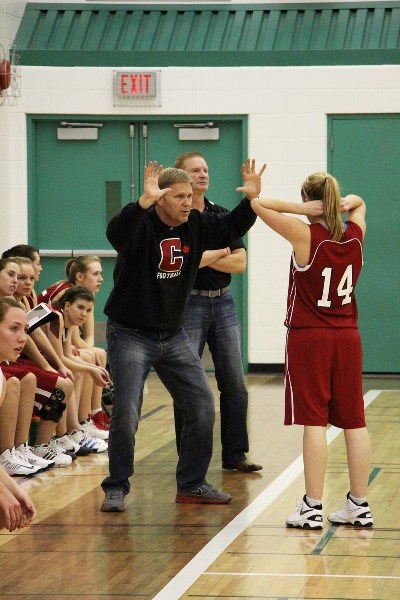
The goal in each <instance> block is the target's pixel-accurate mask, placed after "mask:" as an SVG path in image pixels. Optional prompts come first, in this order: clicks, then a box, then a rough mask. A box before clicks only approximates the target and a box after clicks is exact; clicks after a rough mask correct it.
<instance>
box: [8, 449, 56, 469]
mask: <svg viewBox="0 0 400 600" xmlns="http://www.w3.org/2000/svg"><path fill="white" fill-rule="evenodd" d="M15 450H16V452H17V453H18V454H21V455H22V456H23V457H24V459H25V461H27V462H28V463H29V464H31V465H33V466H34V467H38V468H39V470H40V471H46V470H47V469H49V468H50V467H52V466H53V465H54V460H46V459H45V458H42V457H41V456H37V454H34V453H33V452H32V450H33V449H32V447H31V446H29V445H28V442H25V444H21V445H20V446H17V448H16V449H15Z"/></svg>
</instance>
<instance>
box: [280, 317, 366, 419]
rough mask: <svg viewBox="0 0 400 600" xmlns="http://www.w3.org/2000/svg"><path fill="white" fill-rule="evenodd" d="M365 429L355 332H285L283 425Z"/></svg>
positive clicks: (358, 336)
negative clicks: (329, 425) (328, 425)
mask: <svg viewBox="0 0 400 600" xmlns="http://www.w3.org/2000/svg"><path fill="white" fill-rule="evenodd" d="M328 423H330V424H331V425H335V426H336V427H340V428H341V429H357V428H360V427H365V414H364V399H363V393H362V348H361V340H360V334H359V331H358V329H350V328H331V329H329V328H305V329H293V328H292V329H288V332H287V337H286V364H285V425H294V424H296V425H316V426H321V427H325V426H326V425H327V424H328Z"/></svg>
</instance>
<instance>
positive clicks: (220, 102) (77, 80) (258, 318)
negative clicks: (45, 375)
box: [0, 0, 400, 364]
mask: <svg viewBox="0 0 400 600" xmlns="http://www.w3.org/2000/svg"><path fill="white" fill-rule="evenodd" d="M24 5H25V2H24V1H23V0H0V24H1V26H0V43H1V44H2V45H3V46H5V47H6V48H8V47H9V45H10V43H11V40H12V39H13V37H14V35H15V32H16V30H17V27H18V22H19V19H20V17H21V15H22V11H23V7H24ZM154 67H155V68H157V65H154ZM21 91H22V95H21V98H20V99H19V101H18V104H17V106H13V107H12V106H7V105H4V106H0V199H1V201H0V240H1V242H0V246H1V247H0V250H3V249H4V248H7V247H9V246H11V245H13V244H16V243H21V242H26V241H27V230H28V228H27V144H26V115H27V114H30V113H39V114H56V113H57V114H74V113H76V114H78V113H79V114H87V115H96V114H110V115H116V114H129V113H131V112H132V109H124V108H114V107H113V106H112V68H59V67H57V68H49V67H22V69H21ZM399 106H400V66H397V65H394V66H384V65H383V66H366V67H360V66H356V67H307V68H305V67H284V68H281V67H272V68H264V67H254V68H248V67H246V68H240V69H239V68H217V69H212V68H196V69H193V68H189V69H184V68H164V69H162V106H161V107H157V108H144V109H141V114H152V115H157V114H159V115H169V114H174V115H176V114H182V115H185V114H190V115H196V114H197V115H202V114H248V115H249V139H248V147H249V156H253V157H255V158H256V159H257V161H258V163H259V164H261V163H262V162H264V161H266V162H268V170H267V173H266V175H265V177H264V189H263V194H265V195H268V196H272V197H278V198H279V197H282V198H287V199H290V200H297V199H298V198H299V188H300V184H301V182H302V180H303V178H304V176H305V175H306V174H308V173H310V172H312V171H315V170H320V169H325V168H326V158H327V153H326V149H327V140H326V136H327V115H329V114H334V113H343V114H363V113H364V114H365V113H378V114H381V113H397V112H398V111H399ZM248 246H249V260H248V274H249V349H248V350H249V352H248V356H249V362H250V363H261V364H269V363H283V361H284V343H285V333H286V330H285V328H284V327H283V325H282V322H283V319H284V314H285V298H286V288H287V274H288V262H289V255H290V248H289V245H288V244H287V243H286V242H284V241H282V240H281V239H280V238H279V237H278V236H277V235H276V234H274V233H273V232H270V231H268V230H267V228H266V227H265V226H264V225H263V224H262V223H261V222H259V221H258V222H257V223H256V225H255V226H254V227H253V228H252V230H251V232H250V234H249V245H248Z"/></svg>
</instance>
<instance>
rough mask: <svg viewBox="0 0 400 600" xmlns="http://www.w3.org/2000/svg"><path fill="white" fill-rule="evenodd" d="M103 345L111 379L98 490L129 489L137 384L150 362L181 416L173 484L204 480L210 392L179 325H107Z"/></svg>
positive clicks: (211, 402)
mask: <svg viewBox="0 0 400 600" xmlns="http://www.w3.org/2000/svg"><path fill="white" fill-rule="evenodd" d="M107 349H108V358H109V364H110V370H111V378H112V380H113V384H114V393H113V411H112V417H111V427H110V437H109V445H108V453H109V471H110V475H109V476H108V477H106V478H105V479H104V481H103V482H102V487H103V489H104V490H105V489H107V488H113V487H120V488H123V490H124V491H125V492H126V493H128V492H129V491H130V483H129V477H131V476H132V475H133V472H134V467H133V462H134V450H135V433H136V431H137V428H138V424H139V418H140V413H141V409H142V402H143V386H144V382H145V380H146V378H147V376H148V374H149V371H150V369H151V368H152V367H153V368H154V370H155V371H156V373H157V374H158V376H159V377H160V379H161V381H162V383H163V384H164V385H165V387H166V388H167V390H168V391H169V393H170V394H171V396H172V398H173V401H174V406H176V407H177V408H178V409H179V411H180V412H181V414H182V415H183V427H182V431H181V439H180V452H179V460H178V465H177V469H176V479H177V484H178V488H179V489H182V490H184V489H190V488H191V487H194V486H196V485H200V484H202V483H204V481H205V477H206V473H207V469H208V466H209V464H210V460H211V456H212V444H213V426H214V419H215V407H214V397H213V394H212V391H211V388H210V386H209V384H208V380H207V377H206V375H205V373H204V369H203V366H202V364H201V361H200V358H199V356H198V354H197V353H196V352H195V350H194V349H193V346H192V345H191V343H190V342H189V339H188V337H187V335H186V333H185V331H184V330H183V328H182V327H181V328H179V329H178V330H176V331H174V332H151V331H148V330H146V331H145V330H139V329H131V328H129V327H124V326H123V325H120V324H119V323H115V321H112V320H111V319H110V320H109V321H108V324H107Z"/></svg>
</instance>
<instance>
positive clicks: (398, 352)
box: [328, 115, 400, 377]
mask: <svg viewBox="0 0 400 600" xmlns="http://www.w3.org/2000/svg"><path fill="white" fill-rule="evenodd" d="M329 138H330V150H329V162H328V169H329V171H330V172H332V174H333V175H335V177H337V179H338V180H339V182H340V184H341V188H342V193H343V194H347V193H350V192H352V193H355V194H358V195H360V196H362V197H363V198H364V199H365V202H366V205H367V234H366V238H365V244H364V268H363V272H362V275H361V277H360V280H359V283H358V285H357V301H358V305H359V324H360V331H361V336H362V340H363V348H364V372H366V373H398V372H399V371H400V311H399V295H400V272H399V264H400V236H399V233H398V224H399V221H400V204H399V164H400V144H399V140H400V116H398V115H393V116H391V115H382V116H381V115H367V116H359V115H357V116H354V115H353V116H343V115H342V116H332V117H330V119H329ZM349 377H351V365H349Z"/></svg>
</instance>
